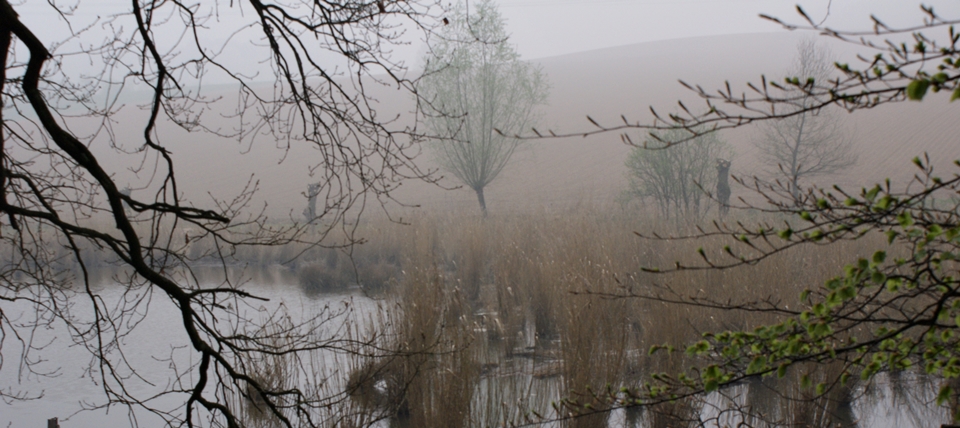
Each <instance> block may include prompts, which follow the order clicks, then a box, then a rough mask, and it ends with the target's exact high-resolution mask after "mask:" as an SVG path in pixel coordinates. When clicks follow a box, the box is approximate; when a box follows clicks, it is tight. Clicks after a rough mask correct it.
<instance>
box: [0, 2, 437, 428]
mask: <svg viewBox="0 0 960 428" xmlns="http://www.w3.org/2000/svg"><path fill="white" fill-rule="evenodd" d="M15 4H16V6H15ZM18 10H19V11H20V12H21V13H18ZM25 10H26V11H28V12H26V13H24V11H25ZM441 18H442V8H441V7H440V6H439V4H438V3H436V2H431V1H429V0H426V1H418V0H410V1H393V0H327V1H324V0H320V1H313V0H302V1H301V0H290V1H284V2H279V3H278V2H267V1H262V0H240V1H223V0H211V1H203V2H197V1H191V2H186V1H180V0H166V1H155V0H132V1H127V2H124V1H121V0H118V1H116V2H89V3H88V2H84V1H79V2H72V3H71V4H69V5H66V6H65V5H63V4H62V3H61V2H10V1H8V0H0V64H2V65H3V67H2V68H0V101H2V106H3V109H2V115H3V116H2V130H0V132H2V138H0V214H2V215H0V217H2V218H0V223H2V225H0V228H2V234H0V247H2V249H3V254H4V259H3V260H2V262H0V351H2V355H0V369H6V371H8V372H9V371H10V370H20V374H21V375H22V376H33V375H37V376H44V375H45V374H49V373H48V372H46V371H43V370H41V371H39V372H38V371H35V370H34V368H35V367H36V366H35V365H36V364H41V363H42V362H43V361H45V360H49V359H50V358H49V356H47V355H45V354H44V352H45V350H44V349H43V348H44V346H43V345H40V344H38V343H35V342H33V341H32V339H31V337H32V334H33V333H34V332H36V331H38V330H42V329H46V328H48V327H50V326H51V325H57V326H59V327H62V328H65V329H66V331H68V332H69V333H70V337H69V338H67V339H66V340H68V341H70V343H71V344H75V345H77V346H79V347H81V348H82V349H85V350H87V351H88V352H89V355H90V356H91V361H92V362H90V363H89V364H90V365H89V368H88V373H89V374H90V375H91V376H93V377H95V382H96V383H97V385H99V387H100V388H102V391H103V396H102V400H98V401H99V404H98V405H101V406H112V407H115V406H127V407H128V408H129V409H130V410H131V413H130V415H131V420H132V421H133V420H139V418H140V417H141V416H140V415H142V414H143V413H151V414H153V415H156V416H157V417H159V418H161V419H162V420H163V421H164V423H165V424H167V425H172V426H196V425H205V424H211V425H216V426H230V427H236V426H240V425H242V424H243V421H242V420H241V419H242V418H241V414H242V413H241V410H242V407H243V406H238V405H237V404H236V402H235V401H231V399H230V397H234V398H236V397H245V398H246V400H247V401H248V403H255V405H256V407H257V408H258V410H259V411H260V412H261V413H263V414H267V415H271V417H272V418H273V419H275V420H276V421H277V422H278V423H279V424H281V425H284V426H291V427H292V426H298V427H299V426H318V425H324V426H327V425H326V424H327V423H329V422H331V421H329V420H324V418H323V417H322V416H320V415H319V413H318V412H320V411H321V410H322V409H325V408H327V406H331V405H334V404H335V403H342V402H344V401H345V400H346V395H344V394H345V393H340V392H336V393H333V394H334V395H333V396H327V395H324V392H323V390H322V389H318V388H315V387H314V385H303V384H300V383H298V382H299V380H303V379H306V378H307V377H309V376H311V374H310V373H304V372H302V371H299V370H302V369H303V368H305V367H307V366H309V364H306V363H305V360H309V359H310V358H311V357H310V355H311V353H313V352H319V351H324V352H359V351H361V350H362V348H363V347H364V346H365V345H366V344H370V343H371V342H369V341H367V340H359V341H358V340H352V339H350V338H347V337H342V336H338V335H331V334H325V333H322V331H336V329H333V330H319V331H318V330H317V325H318V324H322V323H325V322H331V320H333V319H334V318H335V316H334V314H331V312H330V311H324V312H322V313H318V314H312V315H310V316H315V317H316V318H314V319H309V316H308V317H307V318H308V319H306V320H304V321H303V322H304V323H303V324H299V323H296V322H294V323H288V322H280V321H283V320H286V319H288V318H287V317H286V316H285V315H284V314H283V313H281V312H276V313H272V314H268V315H264V314H262V313H261V314H259V315H258V312H257V311H252V314H251V313H249V312H250V311H247V309H246V308H256V307H259V305H260V304H261V303H260V302H262V300H263V299H260V298H258V297H257V296H254V295H252V294H251V293H250V292H248V291H246V290H245V287H244V284H243V282H236V281H234V280H231V279H230V277H229V276H228V279H227V280H226V282H225V283H222V284H220V285H219V286H211V285H210V284H201V281H200V280H198V279H197V275H195V274H194V271H193V268H194V267H195V266H197V264H198V263H203V264H208V263H209V260H210V259H211V258H214V259H217V260H219V261H220V263H221V265H222V266H223V267H224V270H226V267H227V264H228V263H229V260H228V258H229V257H230V255H231V254H234V253H235V251H236V248H237V247H238V246H274V245H283V244H287V243H297V242H299V243H302V244H304V245H320V244H321V243H320V242H319V241H318V239H321V238H322V237H323V236H325V235H326V233H325V232H321V233H319V234H313V233H311V234H307V233H306V232H307V230H308V228H307V225H304V224H303V223H300V222H295V220H292V219H290V218H289V217H288V218H287V219H286V221H285V222H284V221H282V220H283V219H281V222H274V221H273V219H269V218H267V217H265V216H264V214H263V209H262V208H258V207H251V206H249V205H250V201H251V198H252V195H253V194H254V191H255V188H256V184H255V182H254V181H251V182H250V183H249V184H248V186H247V187H246V188H244V189H243V190H241V191H240V193H239V194H235V195H226V196H223V195H220V197H218V198H214V199H213V200H212V201H209V200H203V201H196V200H189V199H187V198H186V197H185V196H184V195H185V192H184V189H185V188H187V187H193V186H200V187H201V189H203V190H206V189H207V188H206V187H203V186H206V185H208V183H207V182H185V181H183V180H180V179H179V176H178V175H177V174H176V173H175V171H177V169H176V168H175V162H174V159H175V158H174V157H173V155H172V150H171V145H172V144H175V141H172V139H171V138H169V135H170V132H168V130H169V129H170V128H172V127H178V128H179V130H181V131H184V132H208V133H212V134H216V135H219V136H221V137H229V138H233V139H235V140H239V141H242V142H244V143H245V144H248V145H252V144H258V143H259V141H262V140H266V141H269V145H270V146H274V145H275V144H277V143H276V142H281V144H283V145H285V146H284V147H281V150H290V149H291V148H292V147H295V146H305V147H310V148H312V149H313V150H314V152H313V153H316V157H315V158H314V159H313V162H312V164H313V167H314V169H313V171H314V172H315V173H316V174H319V176H320V177H321V179H320V183H319V187H320V192H318V194H319V195H321V196H319V200H318V202H319V203H320V205H321V206H320V207H319V208H318V209H317V212H316V213H315V216H314V217H321V218H323V222H322V224H323V225H325V226H324V227H326V228H327V229H325V230H327V231H329V230H330V229H332V228H334V227H336V225H337V224H339V223H342V222H341V220H342V219H343V216H344V215H346V213H347V212H351V211H350V210H351V209H355V208H356V207H358V206H362V205H363V204H364V201H365V198H366V197H367V196H368V195H371V194H372V195H374V196H375V197H377V198H378V199H382V198H389V192H390V191H391V189H392V188H393V187H394V186H395V184H396V181H397V180H398V179H400V178H402V177H409V176H411V175H413V176H418V177H422V176H423V174H421V173H420V172H419V169H417V166H416V165H415V164H413V163H412V158H413V156H414V155H415V154H416V153H417V152H418V150H417V148H416V147H415V146H414V143H411V141H415V140H416V138H414V137H420V136H411V135H404V134H405V128H403V127H400V126H392V125H391V124H390V123H388V122H382V121H379V120H377V119H376V117H377V114H376V113H377V111H376V108H375V107H376V104H375V100H374V99H373V98H372V97H371V96H370V95H369V94H367V93H365V92H364V89H363V88H364V84H367V83H370V82H372V81H379V82H381V83H383V82H384V80H386V81H389V82H390V83H392V86H394V87H399V88H401V89H402V90H405V91H408V92H411V93H413V94H414V96H415V95H416V91H415V82H413V81H410V80H407V79H406V78H404V77H402V76H403V75H404V72H405V70H404V69H403V68H402V67H401V66H398V65H397V64H396V63H395V62H394V61H393V60H391V57H390V50H391V46H394V45H397V44H405V43H406V42H407V40H406V39H403V38H402V35H403V34H404V33H405V31H406V30H414V29H416V31H421V32H423V33H426V34H429V33H431V32H432V31H433V29H434V28H436V27H438V26H441V25H442V20H441ZM57 34H60V35H62V39H57V38H56V37H58V36H57ZM231 52H233V53H236V52H242V54H243V58H242V61H237V58H236V57H231V54H230V53H231ZM211 79H213V80H215V81H216V80H219V81H220V82H221V83H222V82H224V81H226V82H228V83H229V84H230V85H232V88H233V91H234V93H235V94H237V97H236V100H235V101H234V102H232V104H231V110H228V111H224V110H222V108H223V103H219V104H218V103H217V100H218V99H219V98H220V97H221V96H222V92H219V93H218V92H213V91H212V90H211V88H210V87H208V86H205V85H203V83H204V82H207V81H209V80H211ZM255 79H256V80H255ZM265 83H266V84H265ZM137 87H139V88H147V90H148V92H147V93H146V94H145V95H144V94H143V93H135V92H132V91H134V90H135V89H136V88H137ZM220 88H223V86H221V87H220ZM358 88H359V89H358ZM131 100H134V101H133V102H141V103H142V107H143V108H142V109H137V108H135V107H130V106H127V105H128V104H130V103H131ZM139 100H143V101H139ZM130 110H136V112H139V113H130V115H129V116H127V117H126V118H125V119H124V125H125V126H126V125H130V124H131V123H136V125H135V126H137V127H138V131H137V132H135V133H132V134H131V133H129V132H126V133H124V134H120V133H117V132H114V129H113V127H114V126H115V125H116V124H117V121H118V119H117V117H118V115H119V114H122V113H123V112H127V111H130ZM211 110H212V111H213V112H214V114H210V113H207V114H206V115H204V112H205V111H211ZM217 115H221V117H224V118H226V119H225V120H230V122H229V124H227V125H224V124H223V123H219V124H216V125H214V124H210V123H209V122H207V119H208V118H209V117H210V116H217ZM131 118H132V119H131ZM137 120H139V121H140V122H136V121H137ZM79 122H82V123H83V124H87V125H89V124H90V123H93V124H94V126H93V129H96V130H97V132H93V133H81V132H75V131H74V128H73V127H72V126H71V124H73V125H76V124H78V123H79ZM85 126H86V125H85ZM124 148H126V149H124ZM108 156H109V159H107V158H106V157H108ZM124 156H127V157H126V158H123V157H124ZM118 157H120V158H123V159H130V158H133V160H132V161H131V162H130V163H132V164H134V165H137V164H140V165H143V166H142V167H141V169H140V170H139V171H138V172H139V173H140V174H142V176H145V177H154V179H153V180H152V181H151V182H150V184H149V185H148V188H147V189H143V190H141V189H138V191H137V192H135V193H131V192H126V191H124V190H121V187H120V186H118V184H117V182H116V179H115V174H117V173H118V172H121V173H122V172H123V171H122V170H123V169H125V167H124V166H123V165H122V162H121V164H117V163H116V162H114V161H115V160H116V159H117V158H118ZM118 170H119V171H118ZM208 173H209V174H211V175H213V174H215V172H214V171H208ZM210 178H216V177H210ZM200 193H205V192H204V191H202V190H201V192H200ZM210 197H211V198H213V197H214V196H213V193H211V194H210ZM310 220H315V218H312V219H310ZM317 223H320V222H317ZM184 231H187V233H185V232H184ZM181 237H183V238H182V239H181ZM197 242H199V243H202V244H203V245H205V246H206V248H208V250H206V251H203V254H199V255H197V254H194V253H193V252H191V251H188V249H190V247H191V246H193V245H194V243H197ZM198 248H202V247H198ZM91 259H93V260H108V261H112V263H113V264H115V265H117V266H118V267H119V268H120V269H123V270H124V272H125V273H124V274H118V275H117V278H116V279H117V280H118V281H120V284H116V285H114V286H113V287H108V289H107V290H103V289H100V288H96V287H95V285H96V284H94V281H93V280H92V279H91V278H90V275H89V270H90V268H91V263H94V262H93V261H92V260H91ZM111 290H113V291H119V292H120V294H121V295H120V296H119V297H118V296H116V295H113V294H110V292H111ZM251 299H253V301H254V302H257V303H256V304H255V305H254V304H248V302H249V301H250V300H251ZM158 300H163V301H166V302H167V304H168V305H170V307H172V308H175V311H176V315H175V316H174V317H173V318H171V319H169V320H166V322H168V323H169V325H168V326H165V327H166V330H170V331H179V332H181V333H182V337H183V338H184V343H182V344H180V345H183V346H178V344H177V343H170V348H171V349H176V350H177V352H184V353H187V354H189V355H188V357H187V359H186V360H183V361H191V362H192V363H191V364H187V365H183V364H180V365H177V364H175V362H176V361H174V360H173V359H172V357H171V359H170V367H169V369H170V371H169V372H165V374H164V377H162V378H161V379H155V378H154V379H150V378H151V376H150V375H148V374H146V373H143V372H142V371H141V366H140V363H141V362H142V361H141V360H142V359H137V358H132V357H133V355H130V354H129V353H130V352H131V350H136V349H137V347H138V341H139V340H142V336H143V335H142V334H141V331H142V330H141V329H142V326H140V324H141V321H143V320H144V316H145V315H144V314H146V313H147V306H148V305H149V304H150V302H151V301H158ZM25 307H27V308H29V309H27V310H26V312H22V311H24V308H25ZM334 312H336V311H334ZM367 339H369V338H367ZM378 349H379V348H378ZM369 350H370V349H368V351H369ZM367 353H368V352H366V351H364V354H367ZM18 357H19V358H18ZM155 357H157V358H162V357H163V356H155ZM276 358H281V359H284V360H285V361H286V363H285V364H283V365H282V367H283V368H284V369H289V370H294V372H287V373H284V375H283V376H282V377H283V379H279V380H280V381H282V382H278V383H275V382H273V380H271V379H265V378H264V377H263V375H264V373H262V370H264V369H265V368H264V367H262V364H261V363H262V362H263V361H267V360H272V359H276ZM67 363H69V362H67ZM65 364H66V363H65ZM81 364H86V363H81ZM31 373H32V374H31ZM291 382H292V383H291ZM148 384H149V385H148ZM13 388H15V386H14V385H4V387H3V389H0V398H3V399H4V400H8V399H11V398H12V399H17V398H24V396H23V395H21V394H18V393H17V391H16V390H15V389H13ZM89 398H91V399H93V398H94V397H89ZM157 400H164V401H163V402H164V403H165V404H163V405H162V406H160V405H157V404H156V403H155V401H157ZM171 400H172V401H173V402H179V405H178V406H176V407H174V408H171V407H169V406H168V404H170V402H171ZM241 401H242V400H241ZM148 423H150V424H151V425H156V423H154V422H148Z"/></svg>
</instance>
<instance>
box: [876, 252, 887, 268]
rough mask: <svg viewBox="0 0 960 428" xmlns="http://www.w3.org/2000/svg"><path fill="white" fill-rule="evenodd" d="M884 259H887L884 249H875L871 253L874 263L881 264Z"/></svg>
mask: <svg viewBox="0 0 960 428" xmlns="http://www.w3.org/2000/svg"><path fill="white" fill-rule="evenodd" d="M886 259H887V252H886V251H877V252H875V253H873V262H874V263H876V264H878V265H879V264H881V263H883V261H884V260H886Z"/></svg>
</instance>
